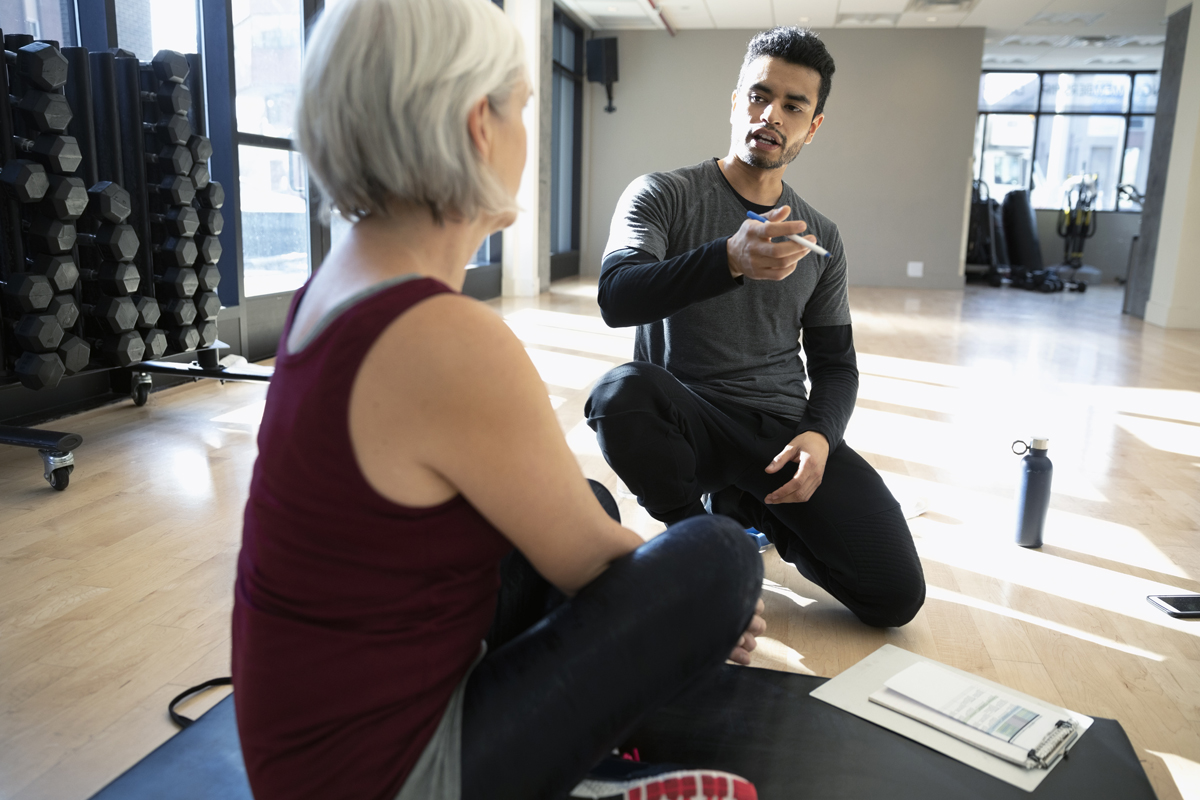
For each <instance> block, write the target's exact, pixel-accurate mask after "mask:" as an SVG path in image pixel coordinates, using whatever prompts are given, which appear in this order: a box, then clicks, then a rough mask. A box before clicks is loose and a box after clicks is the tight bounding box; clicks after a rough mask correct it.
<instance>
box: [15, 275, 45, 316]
mask: <svg viewBox="0 0 1200 800" xmlns="http://www.w3.org/2000/svg"><path fill="white" fill-rule="evenodd" d="M3 283H4V299H5V300H6V301H8V305H9V306H10V307H11V308H14V309H17V310H19V311H20V312H21V313H22V314H27V313H29V312H30V311H45V310H46V306H48V305H50V301H51V300H53V299H54V286H53V285H51V283H50V281H49V280H48V279H47V278H46V277H45V276H43V275H37V274H35V273H32V272H12V273H9V274H8V275H6V276H5V279H4V281H3Z"/></svg>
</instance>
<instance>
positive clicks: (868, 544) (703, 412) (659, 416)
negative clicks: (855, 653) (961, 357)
mask: <svg viewBox="0 0 1200 800" xmlns="http://www.w3.org/2000/svg"><path fill="white" fill-rule="evenodd" d="M584 413H585V414H587V418H588V424H589V425H590V426H591V427H592V429H593V430H594V431H596V433H597V438H598V440H599V443H600V449H601V450H602V451H603V453H604V458H605V459H606V460H607V461H608V463H609V465H610V466H611V467H612V468H613V470H614V471H615V472H616V473H617V474H618V475H619V476H621V480H623V481H625V485H626V486H628V487H629V489H630V491H632V492H633V493H634V494H636V495H637V497H638V502H639V503H641V504H642V506H643V507H645V509H646V510H647V511H648V512H650V515H651V516H653V517H654V518H655V519H658V520H661V521H663V522H666V523H668V524H670V523H674V522H678V521H680V520H683V519H687V518H689V517H694V516H697V515H700V514H704V513H705V510H704V506H703V505H702V504H701V499H700V498H701V495H703V494H711V495H712V496H713V511H714V513H721V514H727V515H729V516H731V517H733V518H734V519H737V520H738V521H739V522H742V523H743V524H744V525H753V526H754V527H755V528H757V529H758V530H760V531H762V532H763V533H765V534H766V535H767V538H768V539H770V540H771V541H772V542H773V543H774V544H775V546H776V547H777V548H778V549H779V555H780V556H781V557H782V558H783V559H784V560H786V561H788V562H790V563H792V564H794V565H795V566H796V568H797V569H799V571H800V574H802V575H803V576H804V577H806V578H808V579H809V580H811V581H812V582H813V583H815V584H817V585H818V586H821V587H822V588H824V589H825V590H826V591H828V592H829V593H830V594H832V595H833V596H834V597H836V598H837V599H838V600H839V601H841V602H842V603H844V604H845V605H846V607H847V608H849V609H850V610H851V611H853V612H854V614H855V615H856V616H857V617H858V618H859V619H860V620H862V621H863V622H865V623H867V624H868V625H875V626H880V627H887V626H893V625H903V624H904V623H906V622H908V621H909V620H911V619H912V618H913V617H914V616H915V615H916V613H917V611H918V610H920V608H921V605H922V604H923V603H924V602H925V576H924V572H923V571H922V569H921V560H920V558H918V556H917V550H916V547H915V546H914V545H913V540H912V534H911V533H910V532H909V530H908V523H907V522H905V520H904V515H903V514H902V513H901V511H900V504H899V503H898V502H896V499H895V498H894V497H893V496H892V493H891V492H890V491H888V488H887V486H886V485H884V483H883V479H882V478H880V477H879V473H877V472H876V471H875V470H874V469H873V468H872V467H871V465H870V464H868V463H867V462H866V461H865V460H864V459H863V458H862V456H860V455H859V454H858V453H856V452H854V451H853V450H852V449H850V447H849V446H848V445H846V444H845V443H842V444H841V445H839V446H838V447H837V448H836V449H834V450H833V451H832V452H831V453H830V454H829V460H828V461H827V462H826V464H825V475H824V478H823V480H822V482H821V485H820V486H819V487H817V490H816V492H814V493H813V496H812V497H811V498H809V500H808V501H807V502H804V503H779V504H773V505H765V504H764V503H763V498H764V497H766V496H767V495H768V494H770V493H771V492H773V491H774V490H775V489H777V488H779V487H780V486H782V485H783V484H784V483H786V482H787V481H789V480H791V479H792V477H793V476H794V475H795V474H796V467H795V465H791V466H785V467H784V468H783V469H781V470H780V471H779V472H776V473H775V474H773V475H768V474H767V473H766V472H764V469H765V468H766V466H767V464H769V463H770V462H771V459H773V458H774V457H775V456H776V455H777V454H778V453H779V452H780V451H781V450H782V449H783V447H784V445H786V444H787V443H788V442H790V441H791V440H792V439H793V438H794V437H795V435H796V433H795V428H796V424H795V423H793V422H789V421H787V420H783V419H780V418H778V417H775V416H773V415H771V414H767V413H764V412H761V411H757V410H755V409H752V408H749V407H747V406H741V405H738V404H736V403H732V402H729V401H726V400H721V399H719V398H716V397H702V396H701V395H699V394H698V393H697V392H695V391H694V390H692V389H691V388H689V387H688V386H685V385H684V384H682V383H680V381H679V380H678V379H676V378H675V376H673V375H672V374H671V373H669V372H667V371H666V370H665V369H663V368H662V367H658V366H655V365H653V364H648V363H646V362H641V361H634V362H631V363H629V364H623V365H621V366H619V367H617V368H615V369H613V370H610V371H609V372H608V373H607V374H605V375H604V376H603V377H602V378H601V379H600V380H599V382H598V383H597V384H596V387H595V388H594V389H593V390H592V394H591V397H589V398H588V402H587V405H586V406H585V407H584Z"/></svg>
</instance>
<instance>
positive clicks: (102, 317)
mask: <svg viewBox="0 0 1200 800" xmlns="http://www.w3.org/2000/svg"><path fill="white" fill-rule="evenodd" d="M83 313H85V314H87V315H88V317H90V318H91V319H93V320H95V322H96V324H97V325H99V326H100V327H101V328H102V329H104V330H105V331H106V332H108V333H124V332H125V331H131V330H133V329H134V327H135V326H136V325H137V318H138V312H137V306H135V305H134V304H133V301H132V300H130V299H129V298H128V297H102V298H100V299H99V300H98V301H97V302H96V303H95V304H93V305H89V304H87V303H85V304H84V306H83Z"/></svg>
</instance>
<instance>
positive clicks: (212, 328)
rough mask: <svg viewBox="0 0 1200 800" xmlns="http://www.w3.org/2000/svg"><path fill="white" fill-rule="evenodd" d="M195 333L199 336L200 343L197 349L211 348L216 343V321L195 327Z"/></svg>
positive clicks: (209, 321)
mask: <svg viewBox="0 0 1200 800" xmlns="http://www.w3.org/2000/svg"><path fill="white" fill-rule="evenodd" d="M196 331H197V333H199V334H200V343H199V344H198V345H197V347H212V346H213V345H214V344H216V343H217V321H216V320H212V319H210V320H208V321H207V322H203V323H201V324H200V325H197V326H196Z"/></svg>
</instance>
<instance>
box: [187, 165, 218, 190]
mask: <svg viewBox="0 0 1200 800" xmlns="http://www.w3.org/2000/svg"><path fill="white" fill-rule="evenodd" d="M188 177H189V178H191V179H192V185H193V186H195V187H196V189H203V188H204V187H205V186H208V184H210V183H212V175H210V174H209V172H208V165H207V164H193V166H192V171H191V172H189V173H188Z"/></svg>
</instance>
